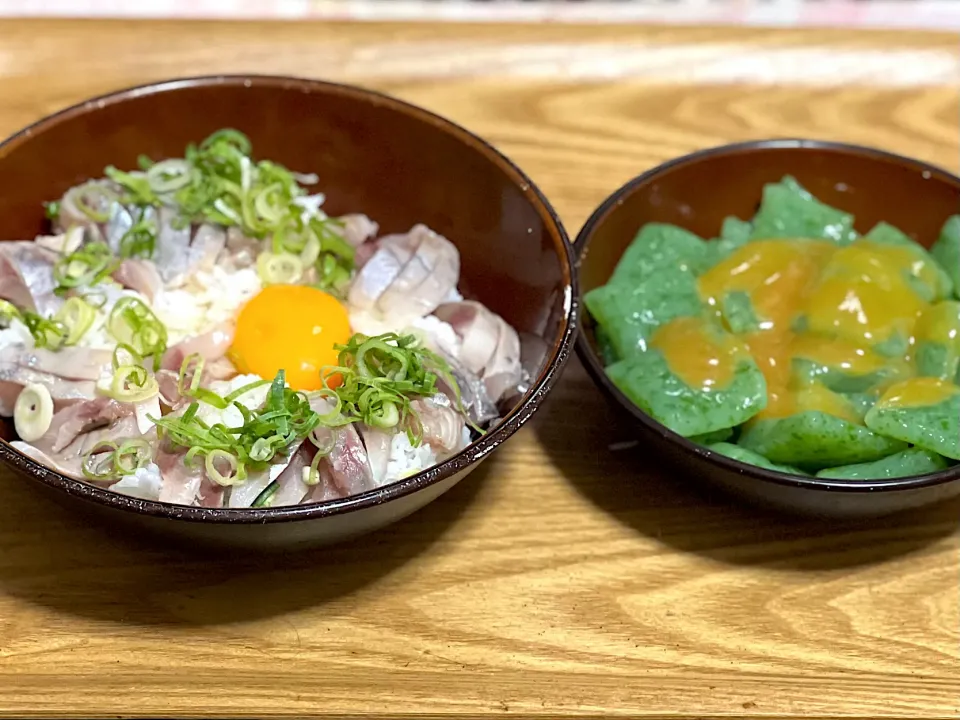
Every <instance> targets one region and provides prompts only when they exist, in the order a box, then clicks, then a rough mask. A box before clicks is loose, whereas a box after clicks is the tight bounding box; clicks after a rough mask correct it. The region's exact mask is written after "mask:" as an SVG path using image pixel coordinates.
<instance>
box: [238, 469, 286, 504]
mask: <svg viewBox="0 0 960 720" xmlns="http://www.w3.org/2000/svg"><path fill="white" fill-rule="evenodd" d="M285 467H286V463H284V464H282V465H271V466H270V467H268V468H266V469H264V470H260V471H257V472H251V473H250V474H249V475H248V476H247V479H246V480H245V481H244V482H242V483H240V484H239V485H233V486H231V488H230V497H229V498H228V499H227V507H232V508H248V507H250V506H251V505H253V501H254V500H256V499H257V497H258V496H259V495H260V493H262V492H263V491H264V490H266V489H267V486H269V485H270V483H272V482H273V481H274V480H275V479H277V478H278V477H279V476H280V473H282V472H283V469H284V468H285Z"/></svg>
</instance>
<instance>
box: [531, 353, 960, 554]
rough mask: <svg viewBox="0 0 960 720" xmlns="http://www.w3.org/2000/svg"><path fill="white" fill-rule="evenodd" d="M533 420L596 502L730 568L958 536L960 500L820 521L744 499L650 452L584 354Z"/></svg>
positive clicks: (885, 550) (910, 546)
mask: <svg viewBox="0 0 960 720" xmlns="http://www.w3.org/2000/svg"><path fill="white" fill-rule="evenodd" d="M549 403H550V405H552V406H553V407H554V408H570V407H575V408H576V412H560V411H559V410H554V411H553V412H550V411H547V412H541V413H539V414H538V415H537V416H536V417H535V418H534V419H533V420H532V425H533V427H534V431H535V432H536V434H537V437H538V439H539V441H540V444H541V445H542V447H543V448H544V451H545V453H546V454H547V456H548V457H549V458H550V459H551V462H552V463H553V465H554V467H555V468H556V469H557V472H558V473H561V474H563V475H564V476H565V477H566V479H567V481H568V482H569V483H570V484H571V485H572V486H573V487H574V488H575V489H576V490H577V491H578V492H579V493H581V494H582V495H583V496H584V497H585V498H587V499H588V500H590V501H591V502H592V503H593V504H594V505H596V506H597V507H598V508H600V509H601V510H603V511H604V512H606V513H607V514H608V515H610V516H612V517H613V518H615V519H616V520H617V521H618V522H620V523H622V524H623V525H625V526H627V527H630V528H632V529H633V530H635V531H636V532H637V533H640V534H642V535H645V536H648V537H650V538H653V539H655V540H656V541H657V542H661V543H663V544H665V545H668V546H670V547H672V548H673V549H675V550H679V551H681V552H690V553H696V554H698V555H701V556H705V557H709V558H711V559H713V560H716V561H718V562H722V563H726V564H730V565H755V566H765V567H771V568H777V569H785V570H794V571H818V570H833V569H841V568H845V567H856V566H862V565H870V564H874V563H880V562H884V561H886V560H890V559H892V558H895V557H899V556H903V555H907V554H910V553H916V552H920V551H922V550H923V549H924V548H926V547H927V546H929V545H931V544H933V543H935V542H937V541H938V540H941V539H943V538H946V537H949V536H950V535H952V534H953V533H955V532H956V529H957V517H958V516H960V500H953V501H948V502H945V503H941V504H939V505H933V506H928V507H926V508H921V509H918V510H914V511H909V512H904V513H900V514H897V515H891V516H887V517H883V518H877V519H870V520H855V521H853V520H843V521H841V520H821V519H816V518H808V517H801V516H794V515H789V514H785V513H782V512H779V511H775V510H770V509H767V508H764V507H761V506H758V505H753V504H750V503H748V502H745V501H741V500H739V499H738V498H735V497H733V496H731V495H729V494H727V493H725V492H723V491H721V490H719V489H716V488H714V487H713V486H711V485H709V484H708V482H707V481H706V480H701V479H699V478H696V477H692V476H690V475H689V474H688V473H685V471H683V470H680V469H678V468H676V467H674V466H673V465H671V464H667V463H664V462H662V461H661V460H660V459H658V458H657V457H656V456H655V455H653V454H652V453H651V451H650V449H649V448H646V447H645V446H644V445H643V443H642V442H638V441H637V436H636V434H635V431H634V430H633V427H632V426H631V424H630V423H629V422H626V421H624V419H623V417H622V415H621V414H620V413H619V412H618V411H617V410H616V409H615V408H613V407H612V406H611V405H610V404H609V403H608V402H607V401H606V400H605V399H604V398H603V396H602V395H601V394H600V393H599V392H598V391H597V389H596V387H595V386H594V384H593V383H592V382H591V380H590V377H589V376H588V375H587V373H586V371H585V370H584V368H583V366H582V364H581V362H580V360H579V358H576V359H571V360H570V362H569V363H568V364H567V367H566V369H565V372H564V375H563V378H562V379H561V381H560V383H559V384H558V386H557V387H556V389H555V390H554V392H553V394H552V395H551V397H550V401H549Z"/></svg>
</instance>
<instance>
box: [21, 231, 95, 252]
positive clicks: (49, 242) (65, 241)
mask: <svg viewBox="0 0 960 720" xmlns="http://www.w3.org/2000/svg"><path fill="white" fill-rule="evenodd" d="M85 241H86V230H85V229H84V228H82V227H74V228H70V229H69V230H67V231H66V232H63V233H60V234H59V235H38V236H37V237H36V238H35V239H34V241H33V242H34V243H35V244H37V245H39V246H40V247H42V248H44V249H45V250H51V251H52V252H55V253H57V255H69V254H70V253H72V252H76V251H77V250H78V249H79V248H80V246H81V245H83V243H84V242H85Z"/></svg>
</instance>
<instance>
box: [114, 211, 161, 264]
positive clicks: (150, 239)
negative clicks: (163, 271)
mask: <svg viewBox="0 0 960 720" xmlns="http://www.w3.org/2000/svg"><path fill="white" fill-rule="evenodd" d="M156 246H157V225H156V223H155V222H154V221H153V220H151V219H150V218H149V217H148V216H147V214H146V213H145V212H144V211H143V210H141V211H140V217H139V218H138V219H137V222H135V223H134V224H133V226H131V228H130V229H129V230H127V231H126V232H125V233H124V234H123V237H122V238H120V257H124V258H135V257H145V258H150V257H153V252H154V250H155V249H156Z"/></svg>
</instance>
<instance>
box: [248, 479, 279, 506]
mask: <svg viewBox="0 0 960 720" xmlns="http://www.w3.org/2000/svg"><path fill="white" fill-rule="evenodd" d="M279 489H280V483H278V482H277V481H276V480H274V481H273V482H271V483H270V484H269V485H267V486H266V487H265V488H264V489H263V490H262V491H261V493H260V494H259V495H257V497H256V498H255V499H254V501H253V503H252V504H251V506H250V507H256V508H258V507H270V503H271V502H273V496H274V495H276V494H277V491H278V490H279Z"/></svg>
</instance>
